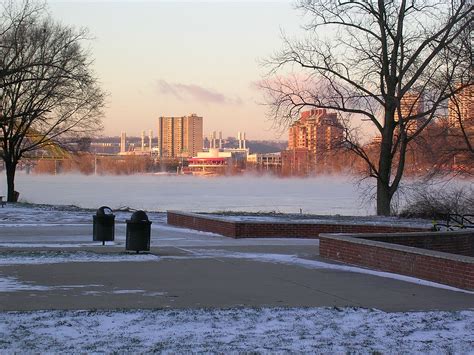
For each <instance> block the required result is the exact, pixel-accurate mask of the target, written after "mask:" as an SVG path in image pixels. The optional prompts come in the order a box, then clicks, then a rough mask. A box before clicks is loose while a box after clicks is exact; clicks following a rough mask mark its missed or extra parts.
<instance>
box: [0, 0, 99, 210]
mask: <svg viewBox="0 0 474 355" xmlns="http://www.w3.org/2000/svg"><path fill="white" fill-rule="evenodd" d="M0 6H2V8H1V9H0V11H1V14H0V98H1V111H0V157H1V158H2V159H3V161H4V164H5V170H6V177H7V188H8V197H7V198H8V201H10V202H11V201H15V197H16V196H15V173H16V168H17V165H18V162H19V161H20V160H21V159H22V158H23V157H25V156H26V155H27V154H28V153H31V152H32V151H35V150H39V149H45V148H46V147H48V146H55V147H58V146H59V147H65V146H66V145H67V143H68V142H71V141H72V140H77V139H78V138H81V137H84V136H91V135H95V134H97V132H99V131H100V130H101V129H102V123H101V116H102V108H103V106H104V99H105V94H104V92H103V91H102V89H101V88H100V87H99V85H98V80H97V78H96V77H95V76H94V73H93V71H92V65H91V64H92V61H91V60H90V58H89V57H90V55H89V53H88V52H87V51H86V50H85V49H84V47H83V44H84V42H85V41H87V40H88V34H87V31H86V30H85V29H80V30H77V29H74V28H72V27H68V26H65V25H63V24H60V23H57V22H55V21H54V20H53V19H51V18H50V17H49V16H48V15H47V13H46V9H45V8H44V6H43V5H38V4H36V3H34V2H32V1H30V0H25V1H23V2H22V3H21V4H18V2H16V1H13V0H12V1H9V2H2V4H1V5H0Z"/></svg>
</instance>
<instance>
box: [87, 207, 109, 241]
mask: <svg viewBox="0 0 474 355" xmlns="http://www.w3.org/2000/svg"><path fill="white" fill-rule="evenodd" d="M92 220H93V225H94V227H93V233H92V234H93V240H94V241H95V242H102V245H105V242H111V241H113V240H114V238H115V215H114V214H113V213H112V210H111V209H110V207H107V206H102V207H100V208H99V209H98V210H97V212H96V214H95V215H94V216H92Z"/></svg>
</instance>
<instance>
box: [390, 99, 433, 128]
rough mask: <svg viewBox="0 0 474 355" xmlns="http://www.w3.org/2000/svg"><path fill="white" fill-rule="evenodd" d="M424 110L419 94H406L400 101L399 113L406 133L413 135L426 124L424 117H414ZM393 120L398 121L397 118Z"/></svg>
mask: <svg viewBox="0 0 474 355" xmlns="http://www.w3.org/2000/svg"><path fill="white" fill-rule="evenodd" d="M424 109H425V103H424V100H423V96H422V95H421V94H420V93H419V92H415V91H413V92H407V93H406V94H405V95H403V97H402V98H401V99H400V113H401V116H402V119H403V120H404V121H405V124H406V127H407V132H408V133H415V132H416V131H417V130H418V129H419V128H420V127H421V126H422V125H423V124H424V123H425V122H426V118H425V117H416V115H418V114H420V113H422V112H423V111H424ZM396 117H397V116H396ZM395 120H396V121H398V118H396V119H395Z"/></svg>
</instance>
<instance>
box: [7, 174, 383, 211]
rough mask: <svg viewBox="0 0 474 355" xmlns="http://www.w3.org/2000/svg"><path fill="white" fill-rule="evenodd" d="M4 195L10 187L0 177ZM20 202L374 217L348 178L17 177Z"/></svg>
mask: <svg viewBox="0 0 474 355" xmlns="http://www.w3.org/2000/svg"><path fill="white" fill-rule="evenodd" d="M0 179H1V180H0V182H1V186H2V190H0V192H2V194H3V195H4V194H5V190H6V183H5V177H4V175H3V174H2V175H1V178H0ZM15 189H16V190H17V191H19V192H20V201H23V202H30V203H44V204H55V205H76V206H80V207H86V208H97V207H98V206H101V205H108V206H110V207H112V208H114V209H116V208H119V207H130V208H134V209H145V210H148V211H166V210H184V211H203V212H211V211H231V210H232V211H249V212H271V211H276V212H285V213H299V212H300V209H302V210H303V213H314V214H341V215H372V214H374V208H373V205H368V204H367V203H366V202H365V199H362V197H361V191H360V190H358V188H357V185H356V184H355V182H354V180H352V179H351V178H348V177H318V178H306V179H298V178H292V179H279V178H274V177H268V176H267V177H254V176H238V177H212V178H209V177H208V178H203V177H193V176H163V175H161V176H160V175H129V176H84V175H34V174H31V175H26V174H23V173H19V174H18V175H17V180H16V187H15Z"/></svg>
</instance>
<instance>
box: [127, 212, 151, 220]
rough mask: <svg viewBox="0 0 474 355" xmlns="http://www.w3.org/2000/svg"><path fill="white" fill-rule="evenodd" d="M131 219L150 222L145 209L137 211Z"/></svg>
mask: <svg viewBox="0 0 474 355" xmlns="http://www.w3.org/2000/svg"><path fill="white" fill-rule="evenodd" d="M130 221H132V222H148V216H147V215H146V213H145V211H141V210H140V211H136V212H134V213H133V214H132V217H130Z"/></svg>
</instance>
